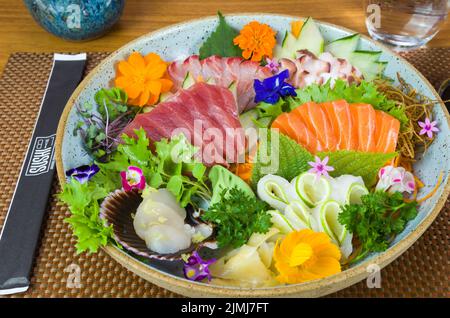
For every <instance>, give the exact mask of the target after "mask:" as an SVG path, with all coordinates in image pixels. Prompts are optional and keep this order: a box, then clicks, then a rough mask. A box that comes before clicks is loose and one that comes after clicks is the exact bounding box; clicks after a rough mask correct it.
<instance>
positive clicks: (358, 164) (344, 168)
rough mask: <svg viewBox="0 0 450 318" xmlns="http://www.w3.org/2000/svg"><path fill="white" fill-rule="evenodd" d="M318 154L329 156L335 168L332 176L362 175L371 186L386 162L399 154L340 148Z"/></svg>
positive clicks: (367, 184)
mask: <svg viewBox="0 0 450 318" xmlns="http://www.w3.org/2000/svg"><path fill="white" fill-rule="evenodd" d="M317 156H318V157H320V158H321V159H323V158H325V157H326V156H328V158H329V161H328V165H330V166H332V167H333V168H334V171H331V172H330V175H331V176H332V177H338V176H340V175H343V174H350V175H354V176H361V177H362V178H363V180H364V183H365V185H366V186H367V187H368V188H370V187H372V186H374V185H375V183H376V178H377V173H378V171H379V170H380V168H382V167H383V166H384V165H386V163H387V162H388V161H389V160H391V159H392V158H394V157H395V156H397V153H396V152H391V153H378V152H377V153H373V152H361V151H352V150H339V151H330V152H319V153H317Z"/></svg>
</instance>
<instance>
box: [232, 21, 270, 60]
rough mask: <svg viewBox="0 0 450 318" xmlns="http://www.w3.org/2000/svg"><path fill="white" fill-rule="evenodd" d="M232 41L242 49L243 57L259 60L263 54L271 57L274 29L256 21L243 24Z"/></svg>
mask: <svg viewBox="0 0 450 318" xmlns="http://www.w3.org/2000/svg"><path fill="white" fill-rule="evenodd" d="M233 43H234V44H235V45H239V47H240V48H241V49H242V56H243V57H244V58H245V59H247V60H248V59H251V60H252V61H255V62H259V61H261V59H262V58H263V57H265V56H267V57H269V58H272V50H273V48H274V47H275V44H276V39H275V31H274V30H272V28H271V27H270V26H268V25H267V24H264V23H259V22H257V21H252V22H250V23H249V24H247V25H245V26H244V27H243V28H242V30H241V32H240V33H239V35H238V36H237V37H235V38H234V40H233Z"/></svg>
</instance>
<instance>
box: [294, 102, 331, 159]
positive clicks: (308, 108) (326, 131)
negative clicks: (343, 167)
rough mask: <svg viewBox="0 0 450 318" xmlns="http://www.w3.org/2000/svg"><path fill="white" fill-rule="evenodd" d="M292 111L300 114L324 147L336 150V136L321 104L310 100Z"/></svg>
mask: <svg viewBox="0 0 450 318" xmlns="http://www.w3.org/2000/svg"><path fill="white" fill-rule="evenodd" d="M291 113H292V114H298V115H300V117H301V118H302V119H303V122H304V123H305V124H306V125H307V127H308V129H309V130H310V131H312V132H313V133H314V134H315V135H316V136H317V139H318V140H319V141H320V142H321V143H322V145H323V147H324V149H329V150H336V136H335V135H334V132H333V129H332V127H331V123H330V121H329V120H328V117H327V114H326V112H325V111H324V110H323V109H322V107H320V105H318V104H316V103H313V102H309V103H306V104H304V105H302V106H299V107H297V108H295V109H294V110H293V111H292V112H291Z"/></svg>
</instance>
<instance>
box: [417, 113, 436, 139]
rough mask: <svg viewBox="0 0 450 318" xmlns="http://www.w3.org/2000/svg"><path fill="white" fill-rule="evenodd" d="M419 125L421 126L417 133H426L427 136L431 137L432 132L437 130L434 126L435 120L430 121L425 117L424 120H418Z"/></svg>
mask: <svg viewBox="0 0 450 318" xmlns="http://www.w3.org/2000/svg"><path fill="white" fill-rule="evenodd" d="M418 124H419V126H420V127H422V130H421V131H420V132H419V135H424V134H427V136H428V138H430V139H431V138H433V132H438V131H439V129H438V128H437V127H436V125H437V122H436V121H435V120H433V121H431V122H430V119H429V118H428V117H427V118H425V121H424V122H423V121H419V122H418Z"/></svg>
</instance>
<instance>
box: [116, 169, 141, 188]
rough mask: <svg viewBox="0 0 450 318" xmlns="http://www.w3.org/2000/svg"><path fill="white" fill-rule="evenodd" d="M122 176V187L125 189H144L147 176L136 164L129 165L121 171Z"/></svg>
mask: <svg viewBox="0 0 450 318" xmlns="http://www.w3.org/2000/svg"><path fill="white" fill-rule="evenodd" d="M120 177H121V178H122V187H123V189H124V190H125V191H131V190H133V189H138V190H144V188H145V177H144V173H143V172H142V170H141V169H139V168H138V167H135V166H129V167H128V169H127V171H122V172H120Z"/></svg>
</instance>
